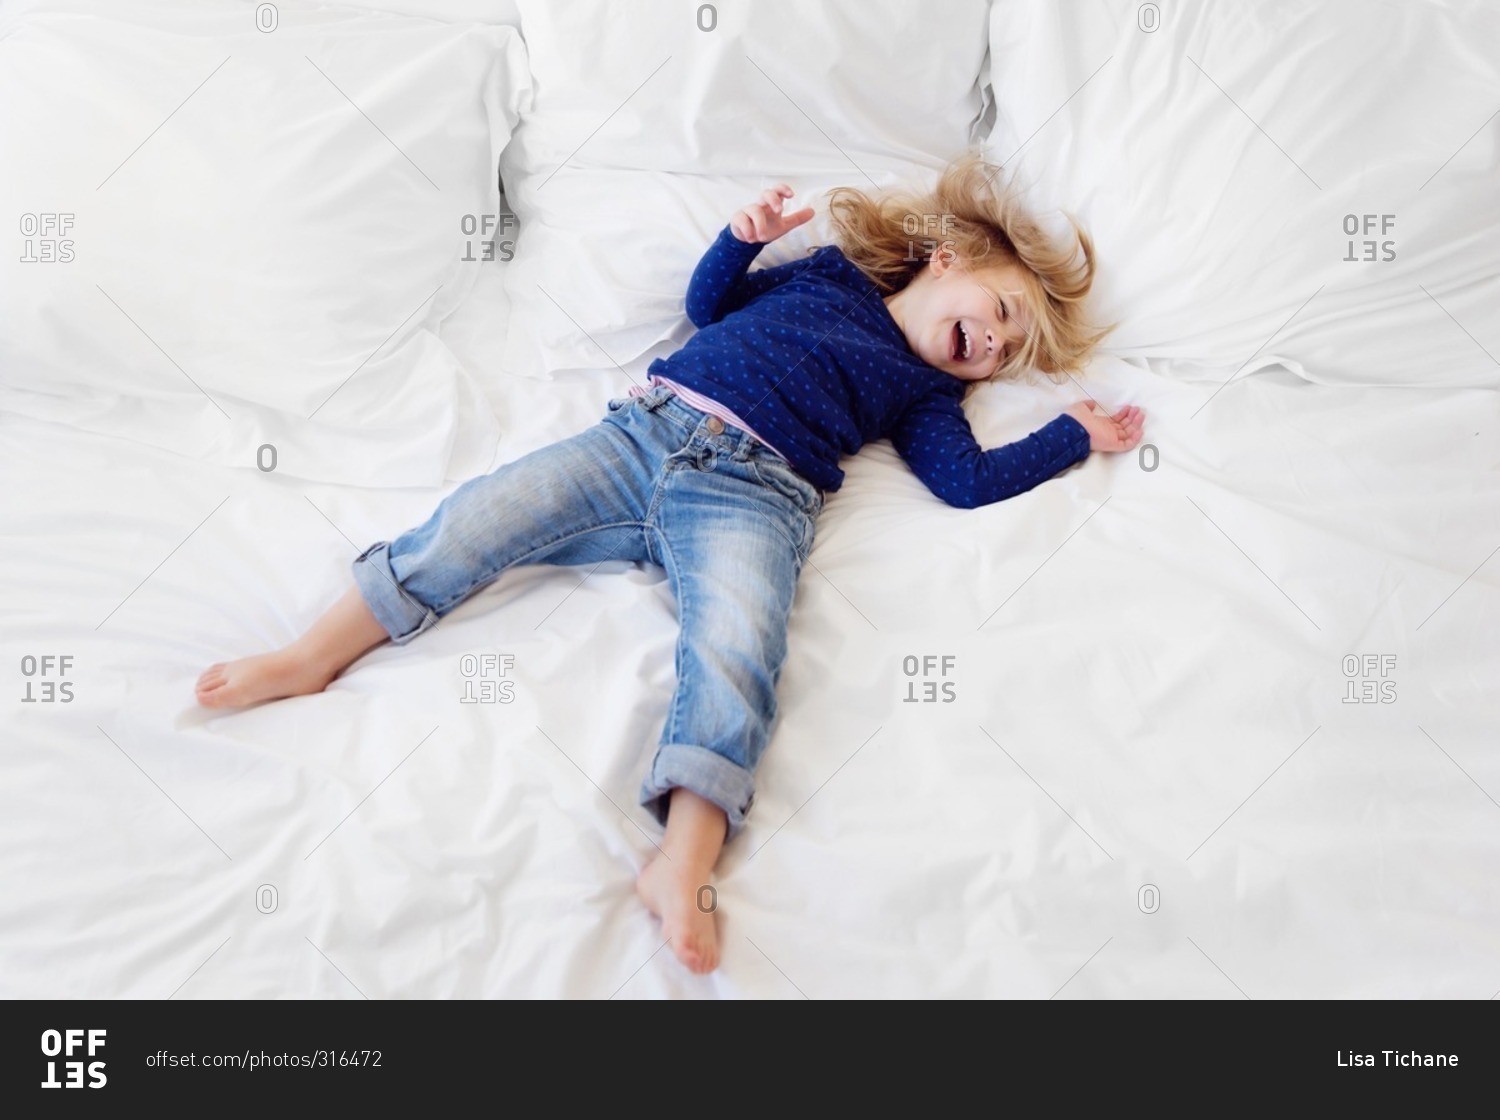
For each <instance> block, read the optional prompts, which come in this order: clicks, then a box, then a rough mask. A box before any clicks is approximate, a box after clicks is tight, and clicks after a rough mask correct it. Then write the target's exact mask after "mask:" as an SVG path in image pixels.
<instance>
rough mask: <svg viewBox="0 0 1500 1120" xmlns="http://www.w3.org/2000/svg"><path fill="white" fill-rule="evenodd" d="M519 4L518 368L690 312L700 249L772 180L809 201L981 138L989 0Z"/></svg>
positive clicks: (674, 323)
mask: <svg viewBox="0 0 1500 1120" xmlns="http://www.w3.org/2000/svg"><path fill="white" fill-rule="evenodd" d="M520 8H521V29H522V32H523V34H524V35H525V36H526V42H527V52H528V55H529V57H530V60H531V67H532V77H533V79H534V81H535V86H536V97H535V102H534V104H533V106H532V108H531V109H530V111H529V112H528V113H527V114H526V115H525V118H524V120H523V122H522V124H521V126H520V127H519V128H518V129H517V130H516V135H515V140H514V142H513V143H512V145H511V147H510V148H509V149H508V150H507V152H506V154H505V157H504V160H503V162H502V169H503V173H504V179H505V183H506V188H507V193H508V196H509V198H510V201H511V203H512V205H514V207H515V209H516V213H517V216H518V218H519V219H520V236H519V239H518V243H517V252H516V259H515V261H514V262H513V264H512V266H511V267H510V268H509V270H508V271H507V273H506V283H507V287H508V288H509V290H510V293H511V297H512V300H513V303H514V307H515V318H514V320H513V324H512V329H511V332H510V336H509V341H508V345H507V351H506V364H507V366H508V367H509V369H510V370H511V372H514V373H518V374H522V375H525V376H540V377H545V376H547V374H548V373H549V371H550V370H552V369H557V368H565V367H597V366H601V365H604V366H607V365H609V364H610V362H611V360H612V361H616V362H621V363H623V362H626V361H629V360H630V359H632V358H634V357H636V356H638V355H639V354H641V353H642V352H644V351H645V350H646V349H647V348H649V347H650V346H651V345H652V343H653V342H656V341H658V340H660V339H662V338H667V337H672V336H673V335H674V334H676V333H678V332H680V331H682V330H684V329H685V328H684V323H685V320H684V319H683V316H682V306H683V296H684V292H685V289H686V287H687V281H688V277H689V276H690V275H691V273H692V269H693V266H694V265H695V264H696V263H697V261H698V258H699V257H700V256H701V255H702V253H703V252H704V250H705V249H707V247H708V245H709V242H710V241H711V240H712V239H713V237H714V235H715V234H716V233H717V232H718V231H719V230H720V229H721V228H723V226H724V225H725V223H726V222H727V221H728V220H729V215H730V213H731V212H732V211H733V210H735V209H737V208H738V207H740V206H743V205H745V204H746V203H747V202H750V201H752V200H753V199H754V198H755V196H756V195H757V194H758V193H759V192H760V191H761V190H762V189H764V188H765V187H767V186H769V185H770V184H772V183H775V182H777V181H779V180H782V179H785V180H788V181H790V182H791V183H792V185H793V186H794V187H795V188H797V189H798V191H799V192H800V195H801V198H800V199H799V200H797V201H795V202H794V205H799V206H800V205H802V204H803V201H819V200H817V199H816V198H815V196H816V195H818V194H820V193H821V192H823V191H826V190H827V189H829V188H831V187H834V186H840V185H845V184H848V185H855V186H861V187H864V188H866V189H869V188H871V187H872V185H874V184H878V185H880V186H885V185H890V184H894V183H897V182H902V181H905V180H908V179H911V178H913V177H926V176H929V175H930V173H931V172H932V171H934V170H935V169H937V168H939V167H941V166H942V165H943V164H944V163H945V162H946V161H947V160H949V159H951V158H952V157H954V156H956V155H958V154H960V153H961V152H963V151H964V150H965V149H966V148H967V147H968V146H969V145H970V144H971V143H972V142H973V141H974V140H975V139H976V138H977V137H976V135H975V126H976V124H977V122H978V120H979V117H980V115H981V113H982V111H983V103H982V96H981V89H980V85H979V77H980V73H981V70H982V61H983V58H984V52H985V49H986V42H985V36H986V28H987V26H988V23H987V21H988V5H987V4H986V3H985V0H953V2H949V3H943V4H914V3H911V2H910V0H826V2H823V3H818V4H806V3H798V2H794V0H761V2H759V3H755V4H742V3H728V2H726V3H720V4H717V5H704V4H701V3H694V2H688V0H673V2H669V3H655V4H649V5H648V4H636V5H630V6H629V7H628V8H622V7H621V6H620V5H619V4H617V3H612V2H610V0H572V2H570V3H567V4H554V3H547V2H545V0H521V4H520ZM703 27H708V28H711V29H710V30H702V29H701V28H703ZM826 232H827V231H826V229H825V228H820V227H809V228H808V229H806V230H805V231H802V232H801V236H799V237H796V238H795V239H788V243H787V244H786V245H782V246H777V250H776V252H774V253H768V254H766V259H767V260H768V261H770V260H774V259H784V258H785V257H786V256H788V255H796V254H799V253H801V252H805V250H806V248H807V247H808V246H809V245H811V244H814V243H815V242H816V241H818V240H821V239H826ZM606 355H607V356H606Z"/></svg>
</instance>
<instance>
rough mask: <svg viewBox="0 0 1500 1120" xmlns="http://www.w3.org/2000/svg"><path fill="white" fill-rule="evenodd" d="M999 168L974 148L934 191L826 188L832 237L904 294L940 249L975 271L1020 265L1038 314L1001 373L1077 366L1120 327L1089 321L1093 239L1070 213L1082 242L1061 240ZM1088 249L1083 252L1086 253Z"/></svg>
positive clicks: (884, 287) (1028, 300)
mask: <svg viewBox="0 0 1500 1120" xmlns="http://www.w3.org/2000/svg"><path fill="white" fill-rule="evenodd" d="M1001 174H1002V169H1001V168H1000V167H998V166H996V165H994V164H991V163H987V162H985V161H984V160H983V159H981V158H980V157H979V156H977V155H968V156H964V157H963V158H961V159H958V160H955V161H954V162H953V163H950V164H949V165H948V166H947V168H946V169H944V171H943V174H942V176H941V177H940V178H939V179H938V181H937V185H936V186H934V187H933V188H932V189H931V190H930V191H926V192H915V191H886V192H883V193H881V194H879V195H876V196H873V197H872V196H871V195H868V194H866V193H865V192H864V191H861V190H856V189H855V188H853V187H839V188H838V189H836V190H833V191H830V192H829V196H828V197H829V211H830V217H831V219H832V222H833V228H834V236H835V240H836V241H837V243H838V246H839V248H840V249H841V250H843V253H844V255H845V256H846V257H848V258H849V260H850V261H852V262H853V263H854V264H855V265H856V266H857V267H858V268H859V270H860V271H861V272H863V273H864V274H865V275H866V276H868V277H869V278H870V280H871V281H872V282H873V283H874V284H875V286H876V287H877V288H879V289H880V291H881V292H882V293H884V294H886V295H889V294H891V293H894V292H899V291H900V290H901V289H903V288H905V287H906V286H907V285H908V284H910V283H911V282H912V281H913V280H914V279H916V277H917V276H918V274H919V273H920V272H921V271H922V269H923V268H924V267H926V265H927V262H928V260H929V258H930V257H931V256H932V254H933V252H934V251H941V252H944V253H946V254H948V255H949V258H948V259H949V260H950V262H952V263H954V264H955V266H956V267H959V268H962V269H964V270H965V271H969V272H974V271H978V270H980V269H984V268H987V267H994V266H996V265H1004V264H1015V265H1018V266H1019V267H1020V271H1021V275H1022V277H1023V286H1024V290H1023V291H1022V292H1021V293H1019V294H1020V296H1021V298H1022V299H1023V300H1024V302H1025V306H1026V307H1027V309H1028V310H1029V311H1030V312H1031V330H1030V332H1029V333H1028V334H1027V337H1026V341H1025V342H1024V343H1023V344H1022V345H1021V346H1019V347H1017V348H1016V349H1015V350H1014V351H1013V352H1012V353H1011V354H1009V355H1008V356H1007V357H1006V359H1005V361H1004V362H1003V363H1002V364H1001V365H1000V368H999V369H997V370H996V371H995V374H994V377H1006V378H1010V377H1016V376H1018V375H1020V374H1022V373H1024V372H1025V371H1026V370H1029V369H1038V370H1041V371H1042V372H1043V373H1046V374H1048V375H1050V376H1052V377H1053V378H1054V379H1056V378H1057V377H1058V375H1061V374H1065V373H1068V372H1070V371H1072V370H1076V369H1080V368H1081V367H1082V366H1083V364H1084V362H1085V361H1086V360H1087V358H1088V356H1089V354H1090V353H1091V352H1092V351H1093V349H1094V347H1095V346H1097V345H1098V344H1099V342H1100V341H1102V340H1103V338H1104V336H1105V335H1107V334H1108V333H1109V332H1110V331H1111V330H1113V329H1114V324H1110V325H1108V326H1103V327H1097V326H1092V325H1090V324H1089V323H1088V322H1087V321H1086V320H1085V318H1084V314H1083V301H1084V297H1085V296H1087V295H1088V292H1089V288H1090V287H1091V286H1092V285H1093V282H1094V242H1093V240H1092V239H1091V238H1090V237H1089V235H1088V233H1087V232H1085V231H1084V229H1083V227H1082V226H1080V225H1079V224H1078V221H1077V219H1075V218H1074V217H1073V215H1071V214H1065V215H1064V216H1065V217H1066V218H1067V219H1068V222H1069V224H1070V225H1071V226H1072V227H1073V232H1074V234H1075V236H1076V238H1077V244H1076V245H1072V244H1067V245H1059V244H1057V243H1056V242H1054V241H1053V239H1052V238H1051V237H1050V236H1049V235H1048V234H1047V232H1046V231H1045V230H1044V229H1043V228H1042V227H1041V225H1040V224H1039V223H1038V222H1037V221H1036V219H1034V218H1033V217H1032V216H1031V215H1030V214H1028V213H1027V212H1026V211H1025V209H1024V208H1023V206H1022V203H1021V198H1020V193H1019V191H1018V190H1017V189H1016V187H1015V185H1014V184H1013V183H1010V182H1009V181H1004V182H1002V181H1001V180H1000V176H1001ZM1080 251H1081V259H1080Z"/></svg>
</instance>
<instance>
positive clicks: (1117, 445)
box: [1063, 400, 1146, 451]
mask: <svg viewBox="0 0 1500 1120" xmlns="http://www.w3.org/2000/svg"><path fill="white" fill-rule="evenodd" d="M1063 415H1065V416H1071V417H1072V418H1073V419H1074V420H1077V421H1078V422H1079V423H1080V424H1082V425H1083V426H1084V427H1085V428H1086V429H1088V433H1089V450H1090V451H1130V450H1132V449H1133V448H1134V447H1135V446H1136V444H1138V443H1140V442H1141V431H1142V429H1143V428H1144V427H1145V423H1146V413H1145V411H1144V410H1143V409H1140V408H1137V407H1136V406H1135V405H1133V404H1131V405H1126V406H1125V407H1124V408H1122V409H1120V411H1119V412H1116V413H1115V414H1114V415H1113V416H1111V415H1110V414H1109V413H1107V412H1105V411H1104V409H1102V408H1100V407H1099V405H1098V404H1096V403H1095V402H1094V401H1089V400H1084V401H1079V402H1078V403H1077V404H1074V405H1070V406H1069V407H1068V408H1067V410H1066V411H1065V412H1064V413H1063Z"/></svg>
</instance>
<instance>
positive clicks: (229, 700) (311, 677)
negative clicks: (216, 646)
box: [194, 649, 337, 708]
mask: <svg viewBox="0 0 1500 1120" xmlns="http://www.w3.org/2000/svg"><path fill="white" fill-rule="evenodd" d="M336 675H337V674H334V673H330V672H328V671H327V670H325V669H323V668H322V667H320V666H318V665H313V664H311V663H310V662H309V661H308V660H307V659H306V658H305V657H302V656H301V655H300V654H297V653H294V652H293V651H292V650H291V649H279V650H277V651H276V652H275V653H262V654H259V655H258V656H256V657H242V658H240V660H238V661H230V662H228V663H225V662H222V661H221V662H219V663H218V664H217V665H210V666H209V667H208V670H207V671H206V672H205V673H204V674H203V675H202V676H201V677H199V678H198V684H197V686H196V688H195V689H194V692H195V693H196V695H197V697H198V703H200V704H202V705H203V706H204V707H205V708H243V707H245V706H246V705H248V704H259V703H260V702H261V701H262V700H280V699H282V698H283V697H286V696H306V695H307V694H308V693H310V692H322V691H323V690H324V689H325V688H327V687H328V682H329V681H331V680H333V678H334V677H335V676H336Z"/></svg>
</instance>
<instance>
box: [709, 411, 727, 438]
mask: <svg viewBox="0 0 1500 1120" xmlns="http://www.w3.org/2000/svg"><path fill="white" fill-rule="evenodd" d="M723 430H724V421H722V420H720V419H719V418H718V417H717V416H710V417H709V418H708V431H709V434H710V435H715V436H716V435H718V434H719V433H720V432H722V431H723Z"/></svg>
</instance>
